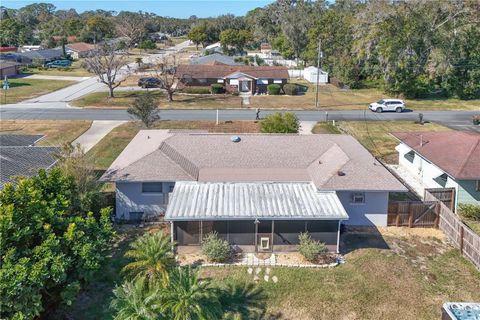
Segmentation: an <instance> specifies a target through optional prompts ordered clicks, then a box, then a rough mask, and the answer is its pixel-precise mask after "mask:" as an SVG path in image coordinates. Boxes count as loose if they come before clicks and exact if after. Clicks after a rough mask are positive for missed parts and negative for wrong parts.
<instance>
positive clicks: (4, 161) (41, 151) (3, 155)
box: [0, 147, 61, 188]
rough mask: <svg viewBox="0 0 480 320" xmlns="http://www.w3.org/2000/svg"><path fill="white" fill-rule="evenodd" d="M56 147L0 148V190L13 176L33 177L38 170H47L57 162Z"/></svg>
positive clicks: (57, 150)
mask: <svg viewBox="0 0 480 320" xmlns="http://www.w3.org/2000/svg"><path fill="white" fill-rule="evenodd" d="M60 150H61V149H60V148H58V147H1V148H0V169H1V170H0V188H3V185H4V184H5V183H6V182H8V181H10V180H11V178H12V177H15V176H27V177H30V176H34V175H35V174H37V172H38V170H40V169H48V168H50V167H51V166H52V165H54V164H55V163H56V162H57V159H55V157H54V154H55V153H59V152H60Z"/></svg>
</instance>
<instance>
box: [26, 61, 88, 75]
mask: <svg viewBox="0 0 480 320" xmlns="http://www.w3.org/2000/svg"><path fill="white" fill-rule="evenodd" d="M81 63H82V59H81V60H75V61H73V63H72V65H71V66H70V67H68V69H69V70H63V69H62V68H48V69H45V68H42V69H39V68H34V67H31V68H26V69H24V70H23V73H33V74H41V75H47V76H65V77H92V76H94V74H93V73H90V72H88V71H87V70H86V69H85V68H82V67H81Z"/></svg>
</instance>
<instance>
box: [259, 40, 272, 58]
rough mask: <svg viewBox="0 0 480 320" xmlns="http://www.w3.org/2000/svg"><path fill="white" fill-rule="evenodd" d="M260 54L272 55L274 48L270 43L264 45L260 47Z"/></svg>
mask: <svg viewBox="0 0 480 320" xmlns="http://www.w3.org/2000/svg"><path fill="white" fill-rule="evenodd" d="M260 52H261V53H263V54H265V55H270V54H271V53H272V46H271V45H270V44H269V43H262V44H261V45H260Z"/></svg>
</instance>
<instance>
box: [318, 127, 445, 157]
mask: <svg viewBox="0 0 480 320" xmlns="http://www.w3.org/2000/svg"><path fill="white" fill-rule="evenodd" d="M447 130H450V129H449V128H447V127H444V126H442V125H439V124H435V123H426V124H424V125H420V124H416V123H414V122H412V121H339V122H336V123H335V127H333V126H332V124H331V122H329V123H326V122H319V123H318V124H317V125H316V126H315V127H314V128H313V133H339V131H340V132H341V133H347V134H350V135H352V136H354V137H355V138H356V139H357V140H358V141H359V142H360V143H361V144H362V145H363V146H365V148H367V149H368V150H369V151H370V152H371V153H372V154H373V155H374V156H375V157H378V158H380V159H383V160H384V161H386V162H387V163H396V162H397V153H396V151H395V146H396V145H397V144H398V141H397V140H396V139H395V138H394V137H393V136H391V135H390V133H391V132H395V131H410V132H411V131H447Z"/></svg>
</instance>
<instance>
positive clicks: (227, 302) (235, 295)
mask: <svg viewBox="0 0 480 320" xmlns="http://www.w3.org/2000/svg"><path fill="white" fill-rule="evenodd" d="M265 300H266V296H265V294H264V292H263V290H261V289H260V288H258V287H256V286H255V285H254V284H253V283H243V284H240V283H234V282H230V283H227V285H226V286H225V287H224V288H221V289H219V301H220V304H221V305H222V309H223V312H224V316H223V318H224V319H235V320H243V319H261V318H262V316H263V315H264V313H265Z"/></svg>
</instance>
